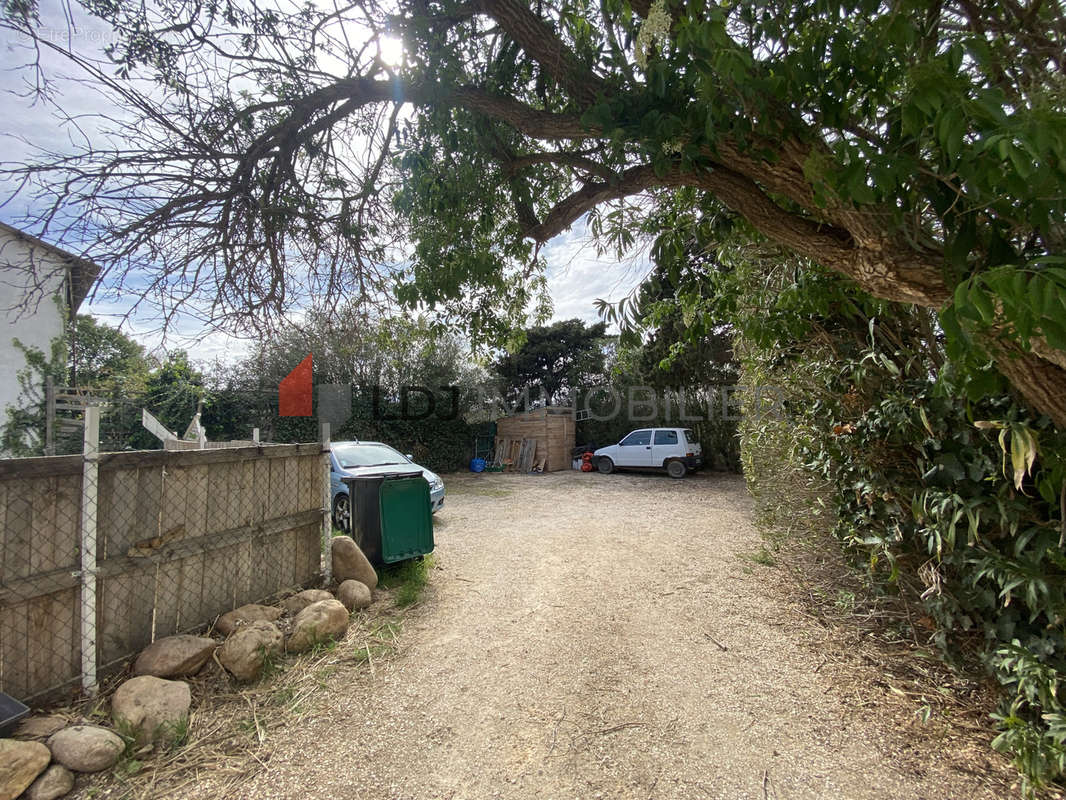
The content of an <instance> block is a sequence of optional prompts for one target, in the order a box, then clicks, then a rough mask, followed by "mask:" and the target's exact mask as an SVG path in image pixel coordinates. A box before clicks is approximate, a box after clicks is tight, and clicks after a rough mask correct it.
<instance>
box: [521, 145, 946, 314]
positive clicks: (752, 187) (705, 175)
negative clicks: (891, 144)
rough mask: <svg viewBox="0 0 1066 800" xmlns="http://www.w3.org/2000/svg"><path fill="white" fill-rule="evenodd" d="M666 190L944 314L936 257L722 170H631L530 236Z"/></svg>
mask: <svg viewBox="0 0 1066 800" xmlns="http://www.w3.org/2000/svg"><path fill="white" fill-rule="evenodd" d="M668 186H695V187H698V188H701V189H704V190H706V191H708V192H710V193H711V194H713V195H714V196H715V197H717V198H718V200H720V201H721V202H722V203H724V204H725V205H726V206H728V207H729V208H731V209H732V210H734V211H736V212H737V213H738V214H740V215H741V216H743V217H744V218H745V219H747V220H748V222H750V223H751V225H752V226H753V227H755V228H756V229H757V230H758V231H759V232H760V233H762V234H764V235H765V236H767V237H768V238H770V239H773V240H774V241H776V242H779V243H780V244H783V245H785V246H787V247H790V248H792V249H793V250H795V251H796V252H798V253H800V254H802V255H804V256H807V257H808V258H811V259H812V260H814V261H817V262H819V263H821V264H823V265H824V266H826V267H828V268H830V269H835V270H837V271H838V272H841V273H843V274H844V275H846V276H848V277H850V278H852V279H853V280H855V281H856V283H858V284H859V285H860V286H862V287H863V288H864V289H865V290H866V291H868V292H870V293H871V294H873V295H875V296H877V297H881V298H884V299H886V300H894V301H897V302H902V303H916V304H918V305H921V306H930V307H933V308H939V307H941V306H942V305H943V304H944V303H945V302H947V300H948V299H949V298H950V296H951V292H950V290H949V288H948V286H947V284H946V283H945V282H944V280H943V278H942V276H941V275H940V270H939V263H938V261H937V259H936V256H935V254H928V255H926V254H921V253H916V252H915V251H914V250H913V249H912V248H908V247H900V246H899V245H898V243H895V242H893V241H892V240H891V239H889V238H887V237H884V238H881V239H877V238H874V237H872V236H869V237H867V238H864V239H862V240H859V239H857V238H856V237H855V236H853V235H852V234H851V232H850V231H848V230H847V229H844V228H840V227H837V226H833V225H828V224H824V223H821V222H819V221H817V220H815V219H811V218H809V217H806V216H803V215H801V214H797V213H794V212H791V211H788V210H786V209H784V208H782V207H781V206H780V205H778V204H777V203H775V202H774V201H773V199H771V198H770V197H769V196H768V195H767V194H766V192H765V191H763V189H762V188H760V186H759V185H758V184H757V183H756V182H755V181H753V180H751V179H750V178H748V177H747V176H745V175H741V174H740V173H739V172H735V171H734V170H732V169H730V168H728V167H725V166H722V165H718V166H715V167H714V168H712V169H708V170H700V171H696V172H682V171H681V170H679V169H677V168H675V169H671V170H669V171H667V172H666V173H665V174H663V175H661V176H660V175H656V173H655V170H653V169H652V168H651V167H650V166H638V167H631V168H629V169H627V170H625V171H624V172H622V173H621V175H620V176H619V177H618V179H617V180H613V181H603V182H599V181H595V182H590V183H587V184H585V186H583V187H582V188H581V189H579V190H578V191H576V192H574V193H573V194H571V195H570V196H569V197H567V198H565V199H564V200H562V201H561V202H559V203H558V204H557V205H556V206H555V207H554V208H553V209H552V210H551V211H550V212H549V213H548V215H547V216H546V217H545V218H544V220H543V221H542V222H540V224H538V225H537V226H536V227H534V228H531V229H529V230H528V231H527V232H526V233H527V235H528V236H530V237H531V238H532V239H534V240H536V241H538V242H545V241H547V240H549V239H551V238H552V237H554V236H556V235H558V234H559V233H561V232H562V231H563V230H565V229H566V228H568V227H569V226H570V225H572V224H573V223H574V222H575V221H576V220H577V219H578V218H580V217H581V216H582V215H584V214H587V213H588V212H589V211H591V210H592V209H593V208H594V207H595V206H597V205H599V204H600V203H604V202H608V201H610V200H617V199H620V198H622V197H627V196H629V195H633V194H638V193H640V192H642V191H645V190H648V189H652V188H656V187H668Z"/></svg>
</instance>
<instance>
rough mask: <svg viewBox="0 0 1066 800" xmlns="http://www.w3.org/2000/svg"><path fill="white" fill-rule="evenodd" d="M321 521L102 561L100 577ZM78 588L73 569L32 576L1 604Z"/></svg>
mask: <svg viewBox="0 0 1066 800" xmlns="http://www.w3.org/2000/svg"><path fill="white" fill-rule="evenodd" d="M320 519H321V517H320V515H319V512H318V509H312V510H310V511H301V512H299V513H298V514H291V515H289V516H285V517H279V518H277V519H273V520H267V521H265V522H259V523H255V524H254V525H245V526H241V527H240V528H235V529H233V530H229V531H220V532H216V533H212V534H207V535H205V536H199V537H196V538H188V537H186V538H185V539H182V540H180V541H177V542H173V543H168V544H167V545H165V546H163V547H161V548H159V552H158V555H151V556H147V557H144V558H129V557H127V556H125V555H120V556H112V557H110V558H108V559H106V560H102V561H100V562H98V564H97V575H99V576H100V577H101V578H111V577H115V576H118V575H123V574H125V573H127V572H130V571H132V570H140V569H145V568H146V567H147V565H148V564H170V563H173V562H175V561H180V560H181V559H183V558H187V557H189V556H191V555H195V554H198V553H213V552H214V551H216V550H218V549H220V548H223V547H229V546H231V545H233V544H236V543H238V542H242V541H246V540H251V541H259V540H262V539H264V537H265V538H266V539H267V540H269V539H270V538H271V537H273V536H276V535H278V534H279V533H281V532H283V531H286V530H290V529H292V528H298V527H302V526H306V525H317V524H318V523H319V521H320ZM258 552H259V555H260V560H261V561H263V562H266V563H269V562H270V561H272V560H273V559H272V558H262V556H263V554H264V553H268V552H269V551H268V550H263V549H260V550H259V551H258ZM77 584H78V579H77V578H76V577H74V576H72V575H71V574H70V569H69V568H63V569H58V570H54V571H52V572H48V573H44V574H42V575H32V576H29V577H27V578H23V579H20V580H15V581H12V582H10V583H7V582H5V584H4V586H3V587H2V588H0V604H4V605H7V604H9V603H17V602H20V601H23V600H27V599H30V598H34V597H40V596H41V595H42V594H50V593H52V592H57V591H60V590H61V589H66V588H70V587H72V586H76V585H77Z"/></svg>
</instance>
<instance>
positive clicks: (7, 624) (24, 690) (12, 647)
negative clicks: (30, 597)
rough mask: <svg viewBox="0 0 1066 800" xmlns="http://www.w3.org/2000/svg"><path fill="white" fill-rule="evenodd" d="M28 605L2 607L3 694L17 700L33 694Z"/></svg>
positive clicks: (0, 675)
mask: <svg viewBox="0 0 1066 800" xmlns="http://www.w3.org/2000/svg"><path fill="white" fill-rule="evenodd" d="M27 606H28V603H26V602H22V603H19V602H15V603H12V604H10V605H3V606H0V691H3V692H6V693H7V694H9V695H12V696H13V697H26V696H27V695H29V694H31V693H32V690H33V687H32V686H31V685H30V682H29V673H28V670H27V654H28V651H29V649H30V647H31V646H32V644H33V643H32V640H31V638H30V633H29V624H28V619H27V616H28V615H27Z"/></svg>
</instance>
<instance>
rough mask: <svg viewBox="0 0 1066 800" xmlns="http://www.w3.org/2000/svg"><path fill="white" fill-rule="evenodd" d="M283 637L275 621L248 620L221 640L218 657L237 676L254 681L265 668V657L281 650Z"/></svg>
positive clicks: (237, 677)
mask: <svg viewBox="0 0 1066 800" xmlns="http://www.w3.org/2000/svg"><path fill="white" fill-rule="evenodd" d="M283 641H284V637H283V636H282V635H281V631H279V630H278V626H277V625H275V624H274V623H273V622H265V621H263V620H258V621H256V622H249V623H248V624H247V625H241V626H240V627H239V628H237V630H235V631H234V632H233V633H232V634H231V635H230V637H229V638H228V639H226V641H225V642H223V643H222V647H220V648H219V649H218V660H219V661H220V662H221V664H222V666H224V667H225V668H226V669H227V670H228V671H229V672H230V674H231V675H233V677H234V678H236V679H237V680H239V681H253V680H255V679H256V678H258V677H259V673H261V672H262V671H263V665H264V664H265V663H266V660H267V659H268V658H271V657H273V656H276V655H277V654H278V653H280V652H281V648H282V643H283Z"/></svg>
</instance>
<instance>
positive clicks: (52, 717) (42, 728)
mask: <svg viewBox="0 0 1066 800" xmlns="http://www.w3.org/2000/svg"><path fill="white" fill-rule="evenodd" d="M65 727H67V721H66V719H64V718H63V717H61V716H59V715H58V714H48V715H44V716H34V717H27V718H26V719H24V720H22V722H20V723H19V726H18V728H16V729H15V736H19V737H25V738H27V739H47V738H48V737H49V736H51V735H52V734H53V733H56V732H57V731H61V730H63V729H64V728H65Z"/></svg>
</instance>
